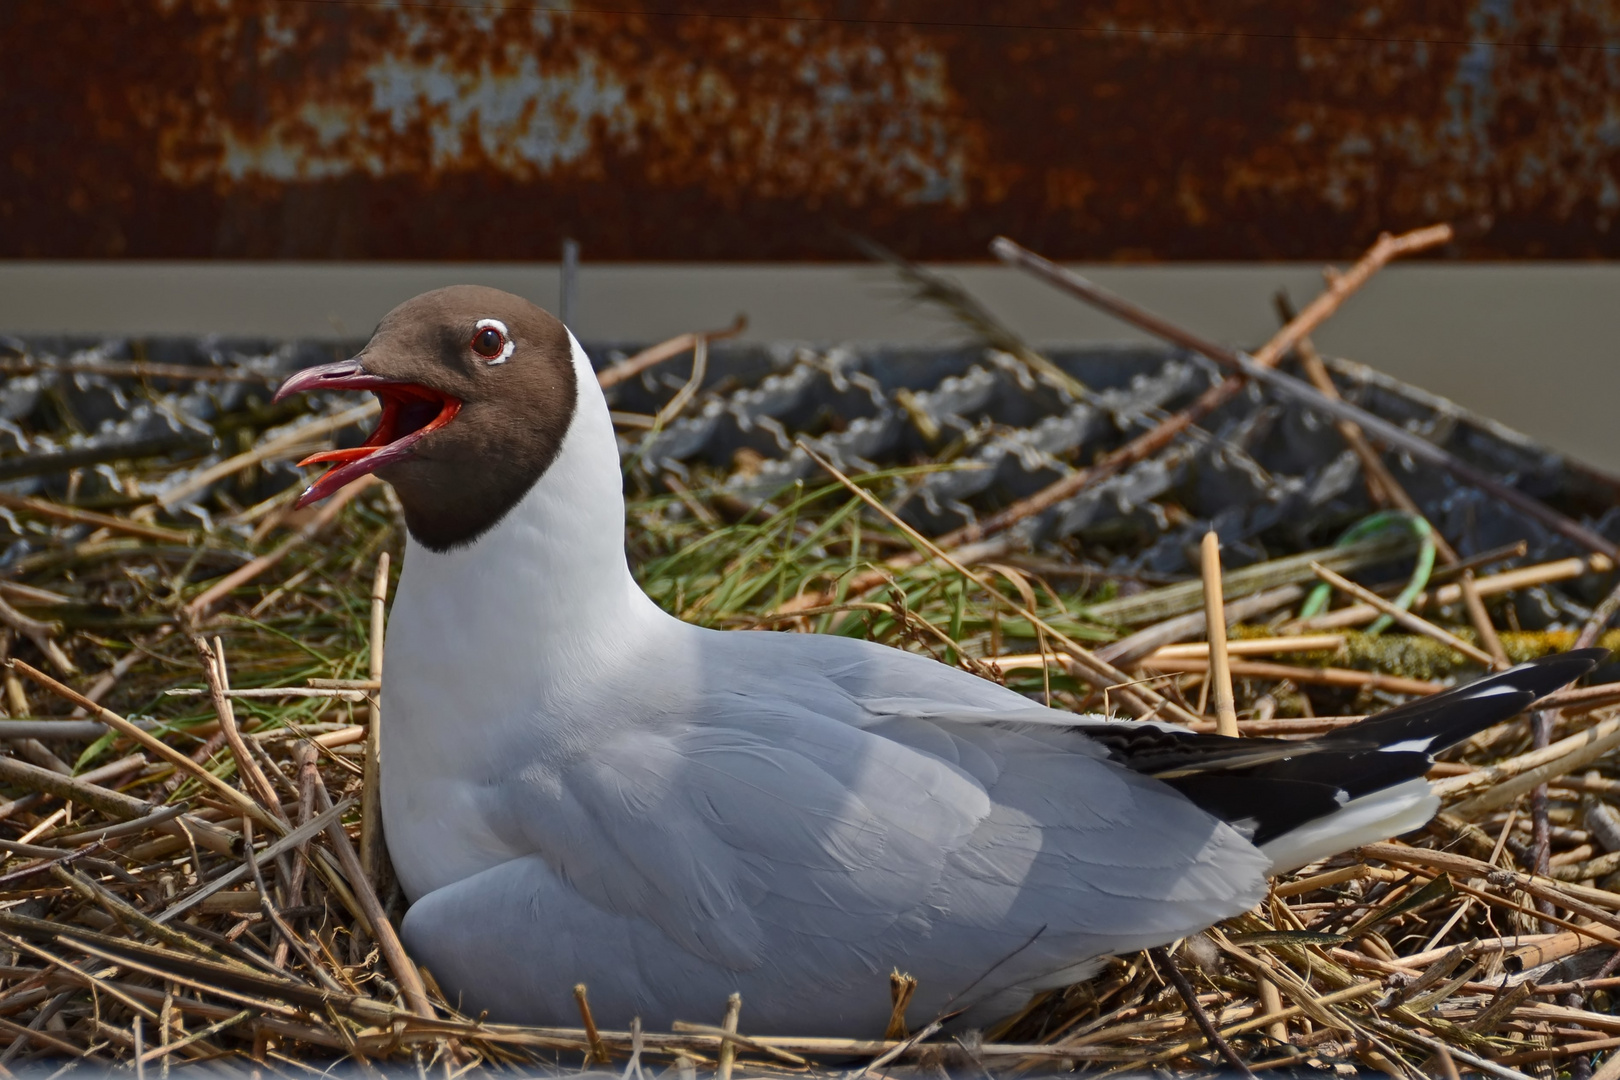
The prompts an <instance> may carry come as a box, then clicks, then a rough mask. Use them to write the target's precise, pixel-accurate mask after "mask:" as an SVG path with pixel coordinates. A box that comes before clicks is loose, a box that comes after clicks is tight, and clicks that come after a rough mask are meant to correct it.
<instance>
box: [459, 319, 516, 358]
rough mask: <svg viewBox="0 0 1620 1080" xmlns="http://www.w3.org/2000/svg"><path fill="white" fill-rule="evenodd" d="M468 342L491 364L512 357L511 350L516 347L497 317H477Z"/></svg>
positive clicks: (474, 350)
mask: <svg viewBox="0 0 1620 1080" xmlns="http://www.w3.org/2000/svg"><path fill="white" fill-rule="evenodd" d="M468 344H469V345H471V346H472V351H473V352H475V353H477V354H478V355H479V356H481V357H483V358H484V360H485V362H487V363H489V364H490V365H492V366H493V365H495V364H504V363H506V362H507V361H508V360H510V359H512V352H513V350H514V349H516V348H517V342H515V341H513V340H512V335H511V334H509V333H507V330H506V324H505V323H503V322H501V320H499V319H479V320H478V324H477V325H476V326H475V327H474V328H473V336H472V341H470V342H468Z"/></svg>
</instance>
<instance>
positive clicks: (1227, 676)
mask: <svg viewBox="0 0 1620 1080" xmlns="http://www.w3.org/2000/svg"><path fill="white" fill-rule="evenodd" d="M1199 565H1200V567H1201V569H1202V571H1203V577H1204V623H1205V625H1206V627H1207V633H1208V636H1209V681H1210V682H1211V684H1213V687H1214V696H1215V732H1216V734H1218V735H1229V736H1231V737H1232V738H1237V733H1238V726H1237V702H1236V699H1235V698H1234V697H1233V696H1232V669H1231V667H1230V666H1229V662H1228V659H1227V655H1226V605H1225V602H1224V600H1223V598H1222V596H1221V539H1220V537H1218V536H1216V535H1215V530H1214V529H1211V530H1210V531H1209V532H1207V533H1205V534H1204V539H1203V542H1202V544H1201V545H1200V546H1199Z"/></svg>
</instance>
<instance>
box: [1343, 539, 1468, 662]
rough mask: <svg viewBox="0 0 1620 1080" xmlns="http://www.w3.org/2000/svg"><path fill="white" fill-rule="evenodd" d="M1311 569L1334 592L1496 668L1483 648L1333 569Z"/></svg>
mask: <svg viewBox="0 0 1620 1080" xmlns="http://www.w3.org/2000/svg"><path fill="white" fill-rule="evenodd" d="M1311 569H1312V570H1313V571H1315V572H1316V576H1317V577H1319V578H1321V579H1322V580H1323V581H1325V582H1327V583H1328V584H1329V585H1332V586H1333V587H1334V588H1335V589H1338V590H1339V591H1340V592H1342V593H1347V594H1349V595H1350V596H1353V597H1355V598H1356V599H1357V600H1360V601H1361V602H1362V603H1364V604H1368V605H1370V606H1372V607H1375V608H1377V609H1378V610H1379V611H1381V612H1383V613H1384V614H1385V615H1388V616H1389V617H1390V618H1392V619H1394V620H1395V621H1396V622H1398V623H1400V624H1401V625H1402V626H1404V627H1406V628H1407V629H1408V630H1413V631H1416V632H1417V633H1419V634H1423V635H1425V636H1426V637H1431V638H1433V639H1434V640H1435V641H1438V642H1440V644H1442V645H1445V646H1447V647H1449V648H1452V649H1456V650H1457V651H1458V652H1460V653H1462V654H1463V655H1464V656H1466V657H1468V658H1469V659H1470V660H1474V661H1476V662H1478V663H1480V664H1483V665H1485V667H1486V668H1487V669H1494V668H1495V667H1496V666H1497V665H1496V658H1495V657H1493V656H1491V654H1490V653H1488V652H1486V651H1485V650H1484V649H1479V648H1476V647H1474V646H1473V645H1470V644H1469V643H1468V642H1466V641H1464V640H1463V639H1462V638H1460V637H1458V636H1457V635H1456V634H1453V633H1451V632H1450V631H1448V630H1443V629H1441V628H1440V627H1438V626H1436V625H1434V623H1432V622H1429V621H1428V620H1427V619H1424V618H1422V617H1420V616H1417V615H1414V614H1412V613H1411V612H1410V611H1407V610H1406V609H1405V608H1403V607H1400V606H1399V605H1397V604H1392V603H1390V602H1389V601H1388V600H1385V599H1384V598H1383V597H1382V596H1379V595H1378V594H1377V593H1375V592H1373V591H1372V590H1371V589H1366V588H1363V587H1361V586H1360V585H1357V584H1356V583H1355V582H1353V581H1351V580H1350V579H1349V578H1347V577H1343V576H1341V575H1339V574H1335V573H1334V572H1333V571H1332V570H1329V569H1328V568H1327V567H1325V566H1323V565H1322V564H1321V563H1312V564H1311Z"/></svg>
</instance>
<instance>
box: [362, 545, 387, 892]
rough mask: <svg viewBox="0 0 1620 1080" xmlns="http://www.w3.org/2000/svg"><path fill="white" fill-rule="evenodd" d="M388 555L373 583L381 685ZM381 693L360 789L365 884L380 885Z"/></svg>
mask: <svg viewBox="0 0 1620 1080" xmlns="http://www.w3.org/2000/svg"><path fill="white" fill-rule="evenodd" d="M387 609H388V552H386V551H385V552H383V553H382V554H381V555H379V556H378V557H377V573H376V576H375V577H373V578H372V581H371V667H370V674H371V679H372V681H373V682H376V683H377V684H378V685H381V683H382V673H383V634H384V632H385V629H386V627H387V622H388V616H387ZM379 697H380V692H379V693H377V694H372V695H371V705H370V707H369V709H368V715H369V719H370V723H369V724H367V726H366V761H365V767H364V773H363V779H362V781H361V786H360V865H361V866H362V867H363V868H364V869H365V874H366V880H367V881H370V882H371V883H372V885H373V886H377V885H379V883H380V881H381V877H382V853H383V846H382V741H381V740H382V704H381V702H380V701H379V700H378V699H379Z"/></svg>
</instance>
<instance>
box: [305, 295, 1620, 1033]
mask: <svg viewBox="0 0 1620 1080" xmlns="http://www.w3.org/2000/svg"><path fill="white" fill-rule="evenodd" d="M310 390H370V391H374V392H375V393H376V394H377V396H378V397H379V398H380V399H381V400H382V404H383V409H382V417H381V421H380V423H379V425H378V427H377V430H376V432H375V433H373V434H372V436H371V437H370V438H369V439H368V440H367V442H366V444H365V446H363V447H360V448H357V449H354V450H344V451H333V452H331V453H328V454H324V455H317V458H318V459H319V460H323V461H328V462H331V463H333V466H334V467H333V468H332V469H331V470H330V471H329V472H327V473H326V475H325V476H323V477H322V478H321V479H320V480H318V481H317V482H316V483H315V484H314V485H313V486H311V487H310V488H309V490H308V491H307V492H306V493H305V495H304V500H305V501H309V500H312V499H317V498H320V497H322V496H324V495H327V494H329V493H331V492H332V491H333V490H335V489H336V488H337V487H339V486H341V485H342V484H344V483H346V482H348V481H349V480H351V479H353V478H354V477H356V476H359V475H362V474H364V473H368V472H375V473H376V474H377V475H379V476H380V477H382V478H383V479H385V480H387V481H388V482H389V483H391V484H392V485H393V486H394V489H395V490H396V491H397V492H398V495H399V500H400V502H401V504H402V505H403V507H404V512H405V521H406V525H407V526H408V529H409V533H410V536H409V540H408V542H407V546H406V555H405V562H404V568H403V571H402V574H401V578H400V584H399V591H398V596H397V598H396V599H395V601H394V606H393V613H392V616H391V618H390V620H389V636H388V662H387V674H386V678H385V679H384V686H383V692H382V693H383V703H382V714H383V717H384V718H385V721H384V727H383V732H382V762H381V769H382V809H383V824H384V831H385V835H386V837H387V843H388V849H389V852H390V854H391V856H392V858H393V862H394V866H395V868H396V869H397V871H398V874H399V878H400V881H401V883H402V884H403V886H404V889H405V893H406V895H407V896H408V897H409V899H410V901H411V906H410V909H409V912H408V913H407V915H406V917H405V922H404V928H403V936H404V939H405V942H406V944H407V946H408V947H409V949H410V950H411V951H412V953H413V954H414V955H415V956H416V957H417V959H418V960H420V961H421V962H422V963H423V964H424V965H425V966H426V967H428V968H429V969H430V970H431V971H432V972H433V974H434V976H435V977H436V978H437V980H438V981H439V983H440V984H441V985H442V986H444V988H445V989H446V990H447V991H448V992H449V993H450V994H451V995H452V998H453V999H455V998H457V997H459V998H460V999H461V1000H462V1001H463V1002H464V1005H465V1006H466V1007H467V1008H469V1009H472V1010H480V1009H487V1010H488V1011H489V1012H490V1014H491V1015H492V1016H493V1017H495V1018H497V1019H501V1020H509V1021H519V1022H530V1023H542V1024H564V1023H572V1022H575V1021H576V1020H577V1017H578V1012H577V1005H576V1002H575V999H574V997H573V992H572V991H573V987H574V985H575V984H576V983H580V982H583V983H586V984H587V985H588V986H589V992H590V1000H591V1003H592V1006H593V1008H594V1011H595V1014H596V1016H597V1018H598V1019H599V1020H600V1021H602V1022H603V1023H606V1024H611V1025H615V1026H622V1025H627V1024H628V1023H629V1021H630V1019H631V1018H632V1017H633V1016H639V1017H640V1018H641V1019H642V1022H643V1023H645V1024H647V1025H649V1026H657V1027H666V1026H667V1025H668V1024H669V1023H670V1022H671V1021H672V1020H675V1019H677V1018H687V1019H690V1018H694V1017H706V1016H711V1015H714V1014H715V1013H717V1011H718V1010H719V1009H720V1007H721V1004H722V1003H723V1002H724V1001H725V999H726V997H727V996H728V995H729V994H731V993H733V992H740V993H741V995H742V998H743V1000H744V1002H745V1003H746V1008H747V1012H748V1017H749V1027H751V1028H752V1029H753V1030H756V1031H770V1032H776V1033H794V1032H799V1033H814V1034H849V1035H875V1034H878V1033H881V1031H882V1030H883V1028H884V1026H885V1023H886V1021H887V1019H888V1016H889V1011H890V1002H889V993H890V990H889V974H890V972H891V971H893V970H896V969H898V970H900V971H903V972H907V973H909V974H911V975H913V976H915V977H916V979H917V980H918V986H917V991H916V994H915V997H914V998H913V999H912V1003H911V1006H910V1012H909V1016H908V1019H909V1020H910V1021H911V1022H912V1023H913V1024H920V1023H926V1022H927V1021H928V1020H929V1019H932V1018H933V1017H934V1016H936V1015H937V1014H939V1013H940V1012H941V1011H943V1010H947V1009H949V1010H956V1009H960V1008H964V1007H971V1010H972V1015H973V1016H980V1017H988V1016H991V1015H992V1014H994V1013H996V1012H997V1011H1007V1010H1010V1009H1012V1008H1016V1007H1017V1006H1018V1005H1019V1004H1020V1003H1021V1002H1022V1001H1024V1000H1026V999H1027V997H1028V995H1029V994H1030V993H1031V992H1032V991H1035V990H1038V989H1042V988H1047V987H1053V986H1059V985H1062V984H1065V983H1068V982H1072V981H1074V980H1076V979H1078V978H1081V977H1082V976H1084V975H1085V974H1086V973H1087V972H1088V971H1090V970H1093V969H1094V968H1095V966H1096V964H1097V962H1098V961H1099V958H1102V957H1105V956H1108V955H1110V954H1114V953H1120V952H1126V951H1131V950H1136V949H1142V948H1146V947H1150V946H1155V945H1162V944H1164V943H1166V942H1169V941H1173V940H1175V939H1176V938H1180V937H1182V936H1184V935H1187V934H1190V933H1193V932H1195V931H1198V930H1200V929H1203V928H1204V927H1207V926H1209V925H1211V924H1213V923H1215V922H1217V921H1218V920H1220V919H1222V918H1225V917H1228V916H1231V915H1236V914H1238V913H1240V912H1243V911H1246V910H1248V909H1249V908H1251V907H1253V906H1254V905H1255V904H1256V903H1257V902H1258V901H1259V900H1260V899H1261V898H1262V897H1263V896H1264V895H1265V891H1266V879H1267V876H1268V875H1270V874H1273V873H1277V872H1280V871H1284V870H1290V869H1294V868H1297V867H1299V866H1302V865H1304V864H1306V863H1308V862H1311V861H1313V860H1315V859H1318V858H1322V857H1324V856H1328V855H1332V854H1334V853H1336V852H1339V851H1343V850H1346V849H1348V848H1350V847H1353V846H1355V845H1357V844H1360V843H1364V842H1367V841H1370V840H1376V839H1381V838H1384V837H1387V836H1391V835H1394V834H1397V833H1401V832H1405V831H1407V830H1410V829H1414V828H1417V827H1419V826H1421V825H1422V824H1424V823H1425V822H1426V821H1427V820H1428V819H1429V817H1430V816H1431V815H1432V814H1433V813H1434V811H1435V809H1436V807H1437V805H1438V804H1437V800H1436V799H1435V797H1434V796H1433V795H1432V794H1430V793H1429V789H1428V784H1427V782H1426V781H1425V780H1424V779H1423V774H1424V773H1425V771H1426V770H1427V768H1428V766H1429V764H1430V762H1431V761H1432V755H1433V753H1434V752H1435V751H1437V750H1440V749H1443V748H1444V747H1445V746H1447V745H1450V744H1451V743H1454V742H1456V741H1457V740H1459V739H1462V738H1465V737H1467V736H1468V735H1470V734H1472V733H1473V732H1475V731H1478V730H1479V729H1481V728H1484V727H1486V726H1488V725H1490V724H1493V723H1496V722H1498V721H1499V720H1502V719H1506V718H1507V717H1510V716H1512V715H1513V714H1515V713H1516V712H1518V711H1520V710H1521V709H1523V708H1524V707H1525V705H1527V704H1528V703H1529V702H1530V701H1531V700H1533V699H1534V698H1536V697H1539V696H1541V695H1543V694H1545V693H1548V692H1551V691H1552V690H1554V689H1557V688H1558V687H1560V686H1562V685H1564V684H1565V683H1568V682H1570V681H1571V680H1573V679H1575V678H1577V677H1579V676H1580V675H1581V674H1583V673H1584V672H1586V671H1587V670H1588V669H1589V668H1590V667H1591V666H1592V665H1593V663H1594V662H1595V658H1596V657H1598V656H1601V655H1603V653H1602V652H1601V651H1587V652H1585V653H1580V654H1569V655H1566V656H1562V657H1555V658H1551V659H1549V660H1547V661H1543V662H1540V663H1536V664H1531V665H1525V666H1522V667H1519V668H1516V669H1514V670H1512V671H1509V672H1505V673H1502V674H1498V675H1494V676H1490V677H1488V678H1485V679H1482V680H1480V681H1479V682H1476V683H1474V684H1472V685H1470V686H1467V687H1464V688H1461V689H1459V690H1454V691H1451V692H1449V693H1445V694H1441V695H1437V696H1435V697H1432V698H1429V699H1426V700H1422V701H1418V702H1414V703H1412V704H1410V705H1406V706H1403V707H1401V708H1399V709H1395V710H1393V711H1391V712H1388V713H1384V714H1382V715H1380V716H1377V717H1374V718H1372V719H1370V720H1368V721H1366V722H1364V723H1362V724H1360V725H1357V726H1354V727H1349V728H1344V729H1340V730H1338V731H1336V732H1334V733H1332V734H1329V735H1325V736H1322V737H1320V738H1317V739H1314V740H1311V741H1306V742H1298V741H1296V742H1281V741H1273V740H1267V739H1230V738H1223V737H1219V736H1212V735H1193V734H1189V733H1186V732H1182V731H1177V730H1174V729H1170V728H1168V727H1167V726H1165V725H1152V724H1139V723H1118V722H1114V723H1110V722H1107V721H1105V720H1104V719H1103V718H1100V717H1082V716H1076V715H1073V714H1069V713H1062V712H1056V711H1053V710H1050V709H1047V708H1044V707H1042V706H1040V705H1037V704H1035V703H1033V702H1031V701H1029V700H1027V699H1025V698H1024V697H1022V696H1021V695H1019V694H1017V693H1014V692H1012V691H1010V690H1007V689H1005V688H1003V687H1000V686H996V685H994V684H992V683H990V682H987V681H984V680H981V679H979V678H977V677H975V676H973V675H970V674H968V673H965V672H962V671H958V670H955V669H952V668H950V667H947V666H945V665H944V664H940V663H936V662H935V661H933V660H929V659H926V658H923V657H919V656H914V655H909V654H907V653H903V652H900V651H898V650H896V649H892V648H887V647H885V646H882V645H877V644H873V643H870V642H865V641H857V640H852V639H847V638H840V637H822V636H816V635H806V634H788V633H769V632H719V631H713V630H707V629H703V628H700V627H696V626H692V625H689V624H687V623H684V622H681V621H680V620H679V619H676V618H674V617H673V616H670V615H668V614H666V613H665V612H664V611H662V610H661V609H660V608H659V607H658V606H657V605H655V604H654V603H653V602H652V601H651V600H649V599H648V598H647V596H646V595H645V594H644V593H643V592H642V591H641V589H640V588H639V587H638V585H637V584H636V581H635V579H634V578H633V577H632V576H631V573H630V568H629V566H628V565H627V563H626V559H625V552H624V502H623V497H622V483H621V475H620V466H619V456H618V452H617V447H616V444H615V441H614V434H613V428H612V425H611V423H610V421H609V417H608V409H607V405H606V403H605V401H604V399H603V397H602V394H601V392H600V390H599V389H598V387H597V383H596V379H595V376H594V373H593V372H592V369H591V366H590V363H589V361H588V360H587V359H586V356H585V354H584V352H583V351H582V350H581V349H580V347H579V344H578V343H577V342H576V341H575V340H574V339H573V337H572V335H570V334H569V332H568V330H567V329H566V328H565V327H564V326H563V325H562V323H560V322H558V321H557V320H556V319H555V318H553V317H552V316H550V315H548V314H547V313H546V312H544V311H541V310H540V309H539V308H537V307H535V306H534V305H532V304H530V303H528V302H527V301H525V300H523V299H521V298H519V297H516V296H512V295H509V294H507V293H503V292H499V291H496V290H494V289H488V288H481V287H473V286H458V287H454V288H447V289H439V290H437V291H435V292H430V293H426V294H424V295H422V296H418V297H416V298H415V299H413V300H410V301H408V302H406V303H404V304H402V305H400V306H399V307H398V308H396V309H394V311H392V312H391V313H390V314H389V315H388V316H387V317H386V318H385V319H383V321H382V323H381V325H380V326H379V327H378V328H377V331H376V333H375V334H374V335H373V336H372V338H371V341H370V343H369V344H367V345H366V347H365V348H364V349H363V350H362V351H361V352H360V354H359V355H358V356H356V357H355V358H354V359H353V360H349V361H344V362H342V363H337V364H329V365H326V366H324V367H317V368H312V369H309V370H306V371H301V372H299V373H297V374H295V375H294V376H292V377H291V378H290V379H288V380H287V382H286V383H285V385H283V387H282V388H281V391H280V393H281V394H282V395H285V394H290V393H295V392H299V391H310ZM312 460H316V459H312Z"/></svg>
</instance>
